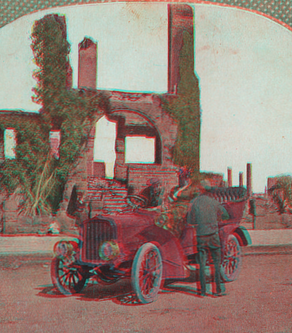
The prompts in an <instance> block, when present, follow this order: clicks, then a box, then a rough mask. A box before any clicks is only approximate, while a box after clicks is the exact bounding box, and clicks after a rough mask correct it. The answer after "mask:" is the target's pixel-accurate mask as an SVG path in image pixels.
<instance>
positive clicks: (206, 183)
mask: <svg viewBox="0 0 292 333" xmlns="http://www.w3.org/2000/svg"><path fill="white" fill-rule="evenodd" d="M200 185H201V187H203V188H204V189H205V190H206V191H208V190H211V188H212V186H211V184H210V181H209V180H207V179H204V180H201V181H200Z"/></svg>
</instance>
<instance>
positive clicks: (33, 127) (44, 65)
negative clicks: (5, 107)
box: [0, 15, 109, 216]
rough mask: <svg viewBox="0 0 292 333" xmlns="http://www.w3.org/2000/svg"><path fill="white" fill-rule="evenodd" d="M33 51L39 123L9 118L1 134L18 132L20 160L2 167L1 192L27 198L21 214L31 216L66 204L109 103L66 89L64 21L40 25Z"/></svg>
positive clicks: (99, 96)
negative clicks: (73, 175)
mask: <svg viewBox="0 0 292 333" xmlns="http://www.w3.org/2000/svg"><path fill="white" fill-rule="evenodd" d="M31 47H32V50H33V54H34V61H35V63H36V65H37V66H38V70H37V71H36V72H35V73H34V78H35V79H36V81H37V84H36V87H35V88H34V89H33V91H34V96H33V100H34V101H35V102H36V103H38V104H40V105H41V110H40V114H39V115H38V117H37V118H35V120H34V118H32V117H26V119H23V117H21V119H20V117H15V116H10V117H7V118H4V119H3V121H2V119H1V129H2V130H4V129H5V128H8V127H10V128H14V129H15V131H16V133H17V147H16V159H15V160H5V161H4V163H3V164H2V165H1V168H0V177H1V179H0V183H1V190H2V191H6V192H7V193H12V192H14V191H15V190H16V188H20V191H21V193H23V195H24V202H23V204H22V212H23V213H24V214H27V215H32V216H33V215H40V214H50V213H53V212H55V211H56V210H57V209H58V207H59V203H60V200H61V199H62V194H63V188H64V185H65V183H66V180H67V177H68V173H69V171H70V169H71V168H72V166H73V164H74V163H75V161H76V157H77V156H78V154H79V153H80V150H81V149H82V147H84V145H85V143H86V141H87V138H88V135H89V132H90V129H91V126H92V122H93V120H94V118H95V116H96V114H99V113H103V112H105V111H106V110H107V109H108V108H109V103H108V99H107V98H106V97H105V96H104V95H103V94H102V93H97V92H92V93H86V94H85V93H83V92H82V91H81V92H80V91H77V90H72V89H67V88H66V79H67V68H68V54H69V51H70V47H69V44H68V42H67V39H66V27H65V21H64V19H63V18H62V17H59V16H58V15H47V16H45V17H44V18H42V19H41V20H39V21H36V22H35V24H34V26H33V32H32V45H31ZM51 129H59V130H60V131H61V144H60V158H59V160H56V159H55V158H53V157H52V156H51V154H50V146H49V131H50V130H51Z"/></svg>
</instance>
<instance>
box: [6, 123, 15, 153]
mask: <svg viewBox="0 0 292 333" xmlns="http://www.w3.org/2000/svg"><path fill="white" fill-rule="evenodd" d="M15 148H16V133H15V130H14V129H13V128H7V129H5V131H4V156H5V158H6V159H14V158H15V157H16V154H15Z"/></svg>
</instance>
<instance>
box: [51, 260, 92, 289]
mask: <svg viewBox="0 0 292 333" xmlns="http://www.w3.org/2000/svg"><path fill="white" fill-rule="evenodd" d="M87 275H88V271H87V270H86V269H85V268H83V267H82V266H78V265H76V264H74V263H66V262H65V261H64V260H62V259H59V258H54V259H53V260H52V263H51V278H52V282H53V285H54V286H55V287H56V288H57V289H58V290H59V292H60V293H62V294H63V295H72V294H75V293H79V292H80V291H81V290H82V289H83V287H84V285H85V283H86V280H87Z"/></svg>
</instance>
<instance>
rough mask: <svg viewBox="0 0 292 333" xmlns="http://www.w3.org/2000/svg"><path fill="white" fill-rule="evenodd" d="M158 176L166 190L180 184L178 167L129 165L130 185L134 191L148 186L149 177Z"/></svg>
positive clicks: (168, 190)
mask: <svg viewBox="0 0 292 333" xmlns="http://www.w3.org/2000/svg"><path fill="white" fill-rule="evenodd" d="M151 178H157V179H160V180H161V181H162V184H163V186H164V188H165V192H166V193H168V192H170V190H171V189H172V188H173V187H174V186H176V185H178V168H175V167H173V168H166V167H162V166H160V165H150V164H145V165H135V164H132V165H129V167H128V187H130V188H132V189H133V193H135V194H138V193H139V192H140V191H141V190H142V189H143V188H145V187H147V186H148V185H147V184H146V182H147V180H148V179H151Z"/></svg>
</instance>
